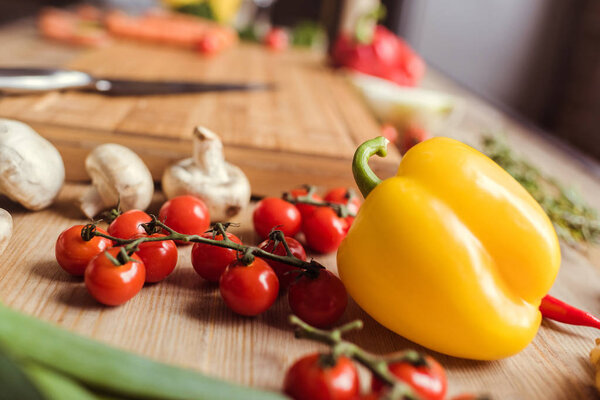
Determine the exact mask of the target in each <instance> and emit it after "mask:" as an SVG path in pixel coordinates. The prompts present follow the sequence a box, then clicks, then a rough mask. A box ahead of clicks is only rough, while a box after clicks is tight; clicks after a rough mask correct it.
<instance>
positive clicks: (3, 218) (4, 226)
mask: <svg viewBox="0 0 600 400" xmlns="http://www.w3.org/2000/svg"><path fill="white" fill-rule="evenodd" d="M12 232H13V220H12V217H11V216H10V214H9V213H8V211H6V210H5V209H3V208H0V254H2V253H3V252H4V250H5V249H6V246H8V243H9V242H10V238H11V236H12Z"/></svg>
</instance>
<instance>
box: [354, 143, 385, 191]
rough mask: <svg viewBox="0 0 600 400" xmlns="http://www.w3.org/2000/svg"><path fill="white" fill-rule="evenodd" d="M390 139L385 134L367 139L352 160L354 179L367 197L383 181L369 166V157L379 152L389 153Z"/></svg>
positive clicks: (382, 154) (383, 155) (379, 153)
mask: <svg viewBox="0 0 600 400" xmlns="http://www.w3.org/2000/svg"><path fill="white" fill-rule="evenodd" d="M389 142H390V141H389V140H387V139H386V138H384V137H383V136H378V137H376V138H375V139H371V140H367V141H366V142H364V143H363V144H361V145H360V146H358V149H356V152H355V153H354V158H353V160H352V173H353V174H354V180H355V181H356V184H357V185H358V188H359V189H360V192H361V193H362V195H363V197H365V198H366V197H367V196H368V195H369V193H371V191H372V190H373V189H375V187H376V186H377V185H379V184H380V183H381V179H379V177H378V176H377V175H375V172H373V170H372V169H371V167H369V158H371V157H372V156H373V155H375V154H377V155H378V156H379V157H385V156H386V155H387V145H388V143H389Z"/></svg>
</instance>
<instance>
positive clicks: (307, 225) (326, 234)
mask: <svg viewBox="0 0 600 400" xmlns="http://www.w3.org/2000/svg"><path fill="white" fill-rule="evenodd" d="M347 231H348V221H346V220H345V219H344V218H340V217H338V216H337V214H336V213H335V211H333V209H331V208H329V207H319V208H317V209H316V210H315V211H314V212H313V213H312V214H311V215H310V216H309V217H308V218H306V220H304V221H302V232H304V236H305V237H306V244H307V245H308V247H310V248H311V249H313V250H314V251H316V252H319V253H331V252H332V251H335V250H337V248H338V247H339V246H340V243H342V240H343V239H344V237H346V232H347Z"/></svg>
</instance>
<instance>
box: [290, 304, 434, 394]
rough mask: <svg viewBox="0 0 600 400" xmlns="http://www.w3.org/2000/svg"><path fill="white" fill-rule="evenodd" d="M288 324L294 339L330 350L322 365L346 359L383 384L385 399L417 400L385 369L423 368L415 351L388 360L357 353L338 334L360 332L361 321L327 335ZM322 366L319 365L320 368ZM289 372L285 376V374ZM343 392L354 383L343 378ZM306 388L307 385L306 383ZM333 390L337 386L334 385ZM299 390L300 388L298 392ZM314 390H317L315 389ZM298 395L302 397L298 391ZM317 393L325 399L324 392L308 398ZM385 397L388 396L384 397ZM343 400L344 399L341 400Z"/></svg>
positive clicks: (298, 322) (302, 325)
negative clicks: (401, 366)
mask: <svg viewBox="0 0 600 400" xmlns="http://www.w3.org/2000/svg"><path fill="white" fill-rule="evenodd" d="M290 322H291V323H292V324H293V325H296V330H295V335H296V338H302V339H310V340H314V341H317V342H321V343H325V344H327V345H328V346H329V347H330V348H331V351H330V352H329V353H325V354H323V355H322V356H321V360H322V362H326V363H328V364H329V365H333V366H334V365H336V360H339V359H340V358H341V357H345V358H346V359H353V360H355V361H357V362H359V363H361V364H362V365H363V366H364V367H366V368H367V369H368V370H369V371H371V373H373V376H374V377H377V378H378V379H379V380H381V381H382V382H384V383H385V385H386V388H387V389H388V390H386V392H385V397H384V398H386V399H388V398H389V399H411V400H417V399H418V397H417V396H416V393H415V391H414V390H413V389H412V387H411V386H410V385H409V383H408V382H404V381H403V380H401V379H399V378H398V377H397V376H396V375H394V374H393V373H392V372H391V370H390V368H389V365H390V364H392V363H399V362H407V363H409V364H411V365H413V366H415V367H419V366H423V365H425V366H427V365H429V364H428V363H427V359H426V358H425V357H424V356H423V355H421V354H419V353H417V352H415V351H410V350H409V351H405V352H402V353H399V354H395V355H392V356H376V355H373V354H370V353H368V352H366V351H365V350H363V349H361V348H360V347H358V346H357V345H355V344H354V343H350V342H347V341H345V340H343V339H342V334H343V333H345V332H348V331H351V330H354V329H361V328H362V326H363V324H362V321H360V320H356V321H353V322H350V323H348V324H346V325H342V326H340V327H339V328H336V329H333V330H331V331H324V330H321V329H317V328H315V327H313V326H310V325H309V324H307V323H305V322H303V321H302V320H301V319H299V318H298V317H296V316H295V315H292V316H290ZM321 365H323V364H321ZM289 373H290V372H288V374H289ZM347 382H348V385H347V388H353V387H354V380H353V379H350V377H348V378H347ZM306 384H307V385H308V383H306ZM336 386H337V385H336ZM321 388H322V389H321V390H325V389H327V387H323V386H322V387H321ZM298 389H301V388H298ZM315 389H318V388H315ZM299 393H300V394H303V392H302V391H299ZM318 393H321V394H322V395H326V392H325V393H323V392H318V391H316V392H315V393H311V394H312V395H317V394H318ZM388 395H389V396H388ZM373 397H375V396H367V398H373ZM321 398H326V399H336V398H337V397H321ZM342 398H346V397H342ZM350 398H358V392H357V393H355V394H354V397H350ZM299 399H304V397H299Z"/></svg>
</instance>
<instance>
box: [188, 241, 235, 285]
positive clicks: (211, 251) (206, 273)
mask: <svg viewBox="0 0 600 400" xmlns="http://www.w3.org/2000/svg"><path fill="white" fill-rule="evenodd" d="M226 234H227V237H228V238H229V239H230V240H232V241H233V242H235V243H237V244H242V241H241V240H240V239H239V238H238V237H237V236H235V235H234V234H233V233H229V232H226ZM201 236H202V237H205V238H209V239H212V238H213V234H212V232H206V233H203V234H202V235H201ZM214 239H215V240H223V235H216V236H215V237H214ZM236 259H237V251H235V250H233V249H227V248H225V247H218V246H211V245H209V244H204V243H194V247H192V266H193V267H194V270H195V271H196V272H197V273H198V275H200V276H201V277H203V278H204V279H206V280H207V281H209V282H219V278H220V277H221V274H222V273H223V271H225V268H227V266H228V265H229V264H231V263H232V262H234V261H235V260H236Z"/></svg>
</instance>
